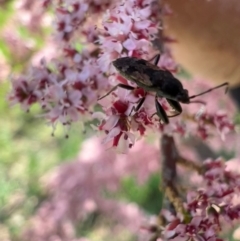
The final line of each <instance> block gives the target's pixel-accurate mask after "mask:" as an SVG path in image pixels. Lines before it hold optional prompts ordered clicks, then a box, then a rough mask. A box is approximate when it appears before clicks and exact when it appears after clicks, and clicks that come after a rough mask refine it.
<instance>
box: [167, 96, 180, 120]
mask: <svg viewBox="0 0 240 241" xmlns="http://www.w3.org/2000/svg"><path fill="white" fill-rule="evenodd" d="M166 100H167V102H168V103H169V105H170V106H171V107H172V108H173V109H174V111H175V112H176V113H175V114H173V115H171V116H168V117H169V118H171V117H174V116H178V115H180V114H181V113H182V107H181V105H180V104H179V102H177V101H175V100H171V99H166Z"/></svg>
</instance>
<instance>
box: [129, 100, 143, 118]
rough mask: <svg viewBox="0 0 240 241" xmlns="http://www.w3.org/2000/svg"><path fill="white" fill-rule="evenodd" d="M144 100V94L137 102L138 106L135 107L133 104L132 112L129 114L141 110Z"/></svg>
mask: <svg viewBox="0 0 240 241" xmlns="http://www.w3.org/2000/svg"><path fill="white" fill-rule="evenodd" d="M144 101H145V96H144V97H143V98H142V99H140V101H139V102H138V104H137V106H136V107H135V106H133V108H132V110H131V112H130V114H129V115H131V114H132V112H133V111H135V112H138V111H139V109H140V108H141V107H142V105H143V103H144Z"/></svg>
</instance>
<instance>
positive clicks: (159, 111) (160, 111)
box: [151, 96, 169, 124]
mask: <svg viewBox="0 0 240 241" xmlns="http://www.w3.org/2000/svg"><path fill="white" fill-rule="evenodd" d="M155 106H156V110H157V112H156V113H154V114H153V115H152V116H151V117H153V116H154V115H155V114H157V115H158V117H159V118H160V119H161V120H162V121H163V122H164V124H168V123H169V120H168V116H167V114H166V111H165V110H164V109H163V107H162V106H161V105H160V104H159V102H158V100H157V96H156V98H155Z"/></svg>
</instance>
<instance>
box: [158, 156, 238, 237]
mask: <svg viewBox="0 0 240 241" xmlns="http://www.w3.org/2000/svg"><path fill="white" fill-rule="evenodd" d="M239 191H240V175H239V174H236V173H234V172H232V171H229V170H227V169H226V166H225V164H224V162H223V160H220V159H217V160H206V161H205V162H204V163H203V176H202V182H201V187H200V188H199V189H198V190H197V191H188V194H187V200H186V203H185V204H184V207H185V210H186V212H185V213H184V214H180V215H179V214H178V216H174V215H172V214H171V213H170V212H169V211H167V210H163V211H162V213H161V215H162V216H163V217H164V220H166V222H167V225H166V226H165V227H162V231H161V237H162V238H163V240H165V239H168V240H188V239H191V240H213V241H215V240H216V241H220V240H222V239H220V238H219V237H218V233H219V232H220V231H222V230H224V226H225V225H226V223H232V222H233V221H234V220H237V219H239V218H240V205H239V202H238V203H236V197H237V194H238V193H239Z"/></svg>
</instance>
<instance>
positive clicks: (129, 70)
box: [99, 54, 228, 124]
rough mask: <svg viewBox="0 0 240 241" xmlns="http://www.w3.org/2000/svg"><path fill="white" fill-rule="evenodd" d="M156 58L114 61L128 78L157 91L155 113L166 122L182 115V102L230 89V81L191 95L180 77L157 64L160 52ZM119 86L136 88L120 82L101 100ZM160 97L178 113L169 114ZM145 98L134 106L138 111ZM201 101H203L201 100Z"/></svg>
mask: <svg viewBox="0 0 240 241" xmlns="http://www.w3.org/2000/svg"><path fill="white" fill-rule="evenodd" d="M154 59H155V60H154V64H151V63H150V62H148V61H146V60H144V59H138V58H133V57H123V58H119V59H116V60H114V61H113V62H112V63H113V65H114V66H115V68H116V69H117V70H118V71H119V73H120V74H121V75H122V76H124V77H125V78H126V79H128V80H130V81H132V82H134V83H136V84H137V86H138V87H140V88H142V89H144V90H145V91H150V92H155V93H156V97H155V106H156V111H157V112H156V113H155V114H157V115H158V116H159V118H160V119H161V120H162V121H163V122H164V123H165V124H168V123H169V119H168V118H170V117H174V116H177V115H180V114H181V113H182V107H181V105H180V103H184V104H189V103H194V102H195V103H196V102H198V101H190V100H191V99H193V98H195V97H197V96H200V95H203V94H206V93H208V92H210V91H212V90H214V89H217V88H220V87H223V86H226V91H227V89H228V83H227V82H225V83H223V84H221V85H218V86H215V87H213V88H211V89H208V90H206V91H204V92H202V93H199V94H197V95H192V96H189V95H188V90H186V89H184V88H183V85H182V83H181V82H180V81H179V80H178V79H176V78H175V77H174V76H173V75H172V73H171V72H169V71H168V70H162V69H160V68H159V67H158V66H157V64H158V61H159V59H160V54H158V55H156V56H155V57H154ZM118 87H120V88H124V89H127V90H134V89H136V88H135V87H132V86H129V85H125V84H118V85H116V86H114V87H113V88H112V89H111V90H110V91H109V92H108V93H107V94H105V95H104V96H102V97H101V98H99V100H100V99H103V98H104V97H106V96H107V95H109V94H110V93H111V92H113V91H114V90H116V89H117V88H118ZM158 97H164V98H166V100H167V102H168V103H169V104H170V106H171V107H172V108H173V109H174V111H175V112H176V113H174V114H173V115H171V116H167V114H166V112H165V110H164V109H163V107H162V106H161V105H160V103H159V102H158V100H157V98H158ZM144 100H145V97H143V98H142V99H140V101H139V102H138V104H137V106H136V108H134V110H135V111H138V110H139V109H140V108H141V106H142V104H143V103H144ZM179 102H180V103H179ZM199 102H200V103H201V101H199Z"/></svg>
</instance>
